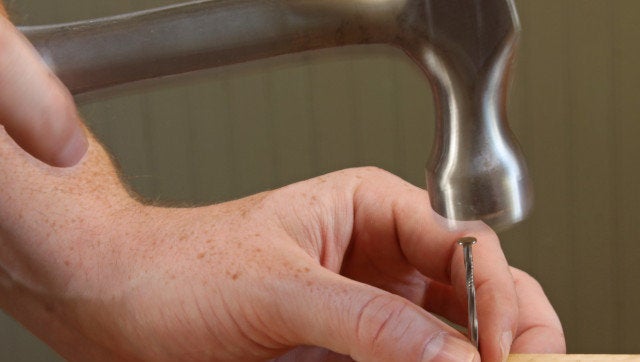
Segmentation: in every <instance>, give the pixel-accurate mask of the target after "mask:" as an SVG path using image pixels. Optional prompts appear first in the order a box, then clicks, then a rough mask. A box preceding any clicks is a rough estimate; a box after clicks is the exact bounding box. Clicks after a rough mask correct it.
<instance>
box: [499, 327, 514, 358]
mask: <svg viewBox="0 0 640 362" xmlns="http://www.w3.org/2000/svg"><path fill="white" fill-rule="evenodd" d="M511 343H513V334H512V333H511V331H510V330H508V331H505V332H502V336H501V337H500V350H501V351H502V361H506V360H507V359H508V358H509V351H510V350H511Z"/></svg>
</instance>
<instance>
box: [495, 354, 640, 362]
mask: <svg viewBox="0 0 640 362" xmlns="http://www.w3.org/2000/svg"><path fill="white" fill-rule="evenodd" d="M508 361H509V362H556V361H557V362H560V361H562V362H569V361H570V362H583V361H584V362H595V361H598V362H601V361H602V362H606V361H640V355H628V354H512V355H510V356H509V360H508Z"/></svg>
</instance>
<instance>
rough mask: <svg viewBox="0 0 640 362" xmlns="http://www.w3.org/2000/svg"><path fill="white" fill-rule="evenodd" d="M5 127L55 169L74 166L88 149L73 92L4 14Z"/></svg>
mask: <svg viewBox="0 0 640 362" xmlns="http://www.w3.org/2000/svg"><path fill="white" fill-rule="evenodd" d="M0 124H1V125H3V126H4V127H5V129H6V131H7V133H8V134H9V135H10V136H11V137H12V138H13V139H14V140H15V141H16V142H17V143H18V144H19V145H20V146H21V147H22V148H24V149H25V150H26V151H27V152H29V153H31V154H32V155H33V156H35V157H37V158H39V159H40V160H42V161H44V162H46V163H48V164H50V165H53V166H59V167H68V166H73V165H75V164H76V163H77V162H78V161H79V160H80V159H81V158H82V157H83V156H84V154H85V152H86V150H87V148H88V142H87V138H86V135H85V131H84V128H83V126H82V124H81V122H80V119H79V117H78V113H77V111H76V108H75V104H74V102H73V99H72V97H71V95H70V94H69V92H68V90H67V89H66V88H65V87H64V86H63V85H62V83H61V82H60V81H59V80H58V78H57V77H56V76H55V75H54V74H53V73H52V72H51V71H50V70H49V69H48V68H47V66H46V65H45V64H44V62H43V61H42V59H41V58H40V56H39V55H38V53H37V52H36V51H35V49H34V48H33V47H32V46H31V45H30V44H29V42H28V41H27V40H26V39H25V38H24V37H23V36H22V34H20V33H19V32H18V30H17V29H16V28H15V27H14V26H13V25H12V24H11V23H10V22H9V21H8V20H7V19H6V18H4V17H3V16H0Z"/></svg>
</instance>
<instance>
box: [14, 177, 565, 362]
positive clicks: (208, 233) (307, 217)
mask: <svg viewBox="0 0 640 362" xmlns="http://www.w3.org/2000/svg"><path fill="white" fill-rule="evenodd" d="M88 189H89V191H88V192H89V193H91V192H90V189H91V188H90V187H88ZM103 190H104V189H101V190H100V191H99V192H100V193H101V194H104V191H103ZM106 190H109V188H107V189H106ZM93 192H94V193H95V192H96V190H94V191H93ZM110 194H111V193H110ZM113 194H115V193H113ZM90 197H96V195H93V196H89V195H84V196H83V199H89V198H90ZM85 203H87V201H85ZM77 207H80V209H81V210H80V211H81V212H80V213H79V214H78V213H75V212H71V213H70V215H65V217H66V218H78V219H80V220H84V221H79V222H80V224H79V225H78V224H77V223H76V224H73V225H70V227H68V228H67V227H65V225H60V224H58V225H57V229H55V230H52V229H50V228H49V229H48V228H43V230H42V231H41V233H42V234H39V233H37V232H36V231H34V230H31V232H30V238H31V239H34V240H40V239H45V240H48V245H65V247H64V248H62V249H61V250H57V249H56V248H52V247H49V248H48V249H47V250H48V252H47V253H46V258H43V259H42V260H39V261H38V263H37V264H36V265H33V264H32V265H31V268H32V269H35V270H40V269H42V270H43V271H42V274H45V271H47V273H46V275H47V282H48V283H47V284H42V283H39V284H38V285H39V288H37V289H39V290H41V291H44V292H41V293H40V296H42V295H44V296H47V297H48V298H45V300H41V301H39V302H38V303H40V304H42V305H44V306H49V307H48V308H46V309H45V314H46V315H47V316H48V318H53V319H54V320H55V321H56V323H57V326H56V328H55V330H56V332H55V333H52V334H54V335H55V336H58V337H56V338H57V339H60V337H59V336H66V335H68V336H72V337H69V338H68V340H67V339H64V340H63V341H60V340H57V339H56V338H54V337H52V336H51V335H47V334H46V333H44V334H43V333H39V335H40V336H41V337H43V338H44V339H45V340H46V341H48V342H49V343H50V344H51V345H52V346H53V347H54V348H56V349H57V350H59V351H60V352H61V353H62V355H63V356H64V357H66V358H69V359H71V360H89V359H91V360H96V359H98V360H100V359H117V360H149V361H152V360H153V361H162V360H167V361H177V360H224V361H259V360H265V359H268V358H275V357H278V356H281V360H283V361H294V360H297V361H314V360H316V361H327V360H341V359H340V358H342V357H340V356H339V355H338V354H343V355H350V356H351V357H352V358H353V359H355V360H357V361H430V360H450V361H464V360H472V359H476V360H477V359H478V355H477V354H476V353H477V352H476V351H475V349H474V348H473V347H472V346H471V344H470V343H469V342H468V341H467V340H466V338H465V337H464V336H463V335H462V334H460V333H459V332H457V331H455V330H454V329H453V328H451V327H449V326H447V325H446V324H444V323H443V322H441V321H440V320H438V319H437V318H436V317H435V316H434V314H437V315H441V316H443V317H445V318H447V319H449V320H451V321H454V322H456V323H458V324H461V325H466V309H465V300H466V294H465V287H464V285H465V282H464V267H463V261H462V255H461V248H460V247H459V246H458V245H456V240H457V239H458V238H459V237H461V236H464V235H468V233H469V232H472V234H473V236H475V237H477V238H478V239H479V241H478V244H477V245H476V247H475V248H474V260H475V266H476V278H477V279H476V280H477V287H478V289H477V293H478V294H477V298H478V308H479V323H480V333H481V334H480V336H481V339H480V344H481V346H480V349H481V351H482V356H483V359H484V360H486V361H499V360H502V359H504V358H505V356H506V354H507V353H508V352H509V350H510V349H511V351H513V352H520V353H522V352H527V353H533V352H564V348H565V347H564V338H563V334H562V328H561V326H560V323H559V321H558V318H557V317H556V314H555V313H554V311H553V309H552V307H551V306H550V304H549V302H548V301H547V299H546V297H545V295H544V293H543V291H542V289H541V288H540V287H539V285H538V284H537V283H536V282H535V281H534V280H533V279H532V278H531V277H529V276H527V275H526V274H525V273H523V272H521V271H518V270H515V269H512V268H509V266H508V265H507V262H506V260H505V258H504V256H503V254H502V252H501V249H500V245H499V243H498V239H497V238H496V236H495V235H494V234H493V233H492V232H491V231H490V230H489V229H488V228H486V227H482V226H478V228H477V229H474V230H468V231H460V232H450V231H447V230H446V229H445V228H443V227H442V226H441V225H442V223H441V222H440V220H439V216H437V215H436V214H434V212H433V211H432V210H431V208H430V206H429V201H428V196H427V193H426V192H425V191H424V190H421V189H418V188H416V187H414V186H411V185H409V184H408V183H406V182H404V181H402V180H401V179H399V178H397V177H395V176H393V175H391V174H388V173H386V172H383V171H380V170H377V169H369V168H365V169H353V170H346V171H342V172H337V173H333V174H329V175H326V176H323V177H319V178H316V179H312V180H309V181H305V182H301V183H297V184H294V185H291V186H288V187H285V188H282V189H279V190H275V191H270V192H266V193H262V194H259V195H256V196H253V197H249V198H246V199H242V200H238V201H233V202H229V203H224V204H219V205H214V206H210V207H204V208H194V209H164V208H156V207H151V206H142V205H139V204H135V203H133V202H131V201H122V202H120V203H119V204H117V205H112V206H111V208H112V209H114V210H115V211H112V212H109V213H107V215H105V213H104V212H103V211H91V210H84V211H83V208H82V207H81V206H77ZM82 215H85V216H84V217H83V216H82ZM49 222H51V221H49ZM52 231H54V232H53V233H52ZM18 234H19V233H14V235H18ZM45 234H48V237H47V236H46V235H45ZM34 279H37V278H34ZM33 283H38V282H37V281H35V280H34V281H33ZM40 299H42V298H40ZM31 313H32V314H31V315H32V316H33V315H35V316H37V314H34V313H33V312H31ZM42 320H46V319H43V318H38V319H37V321H39V322H41V321H42ZM26 324H27V325H29V323H28V322H27V323H26ZM60 330H62V331H64V333H62V332H60ZM305 345H308V346H320V347H323V348H325V349H326V350H325V349H318V348H311V347H302V348H297V349H293V350H292V348H294V347H297V346H305ZM328 350H331V351H334V352H335V353H329V352H328Z"/></svg>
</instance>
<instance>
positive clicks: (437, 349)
mask: <svg viewBox="0 0 640 362" xmlns="http://www.w3.org/2000/svg"><path fill="white" fill-rule="evenodd" d="M434 360H438V361H480V356H479V355H478V351H476V349H475V348H474V347H473V346H472V345H471V344H470V343H469V342H465V341H463V340H461V339H459V338H456V337H453V336H451V335H449V334H446V333H441V334H439V335H437V336H436V337H434V338H433V339H432V340H431V341H430V342H429V344H428V345H427V346H426V348H425V350H424V354H423V356H422V361H424V362H427V361H434Z"/></svg>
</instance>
